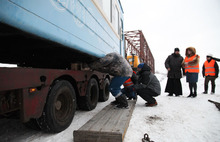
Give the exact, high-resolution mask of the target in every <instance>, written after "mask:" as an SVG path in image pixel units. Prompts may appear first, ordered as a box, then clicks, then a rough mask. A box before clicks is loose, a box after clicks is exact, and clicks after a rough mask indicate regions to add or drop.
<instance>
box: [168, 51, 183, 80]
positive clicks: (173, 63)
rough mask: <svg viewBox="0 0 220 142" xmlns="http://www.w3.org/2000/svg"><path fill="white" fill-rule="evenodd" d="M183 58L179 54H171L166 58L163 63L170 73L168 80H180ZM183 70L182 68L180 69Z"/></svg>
mask: <svg viewBox="0 0 220 142" xmlns="http://www.w3.org/2000/svg"><path fill="white" fill-rule="evenodd" d="M182 62H183V57H182V56H181V55H180V54H175V53H173V54H171V55H169V56H168V57H167V59H166V61H165V67H166V68H167V69H168V68H170V71H168V74H167V77H168V78H176V79H177V78H181V77H182V73H181V68H182ZM182 69H183V68H182Z"/></svg>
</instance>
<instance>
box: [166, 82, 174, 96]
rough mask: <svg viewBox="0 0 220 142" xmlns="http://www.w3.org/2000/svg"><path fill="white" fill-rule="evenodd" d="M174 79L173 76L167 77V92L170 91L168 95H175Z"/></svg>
mask: <svg viewBox="0 0 220 142" xmlns="http://www.w3.org/2000/svg"><path fill="white" fill-rule="evenodd" d="M173 86H174V80H173V79H172V78H168V79H167V84H166V88H165V92H167V93H169V94H168V96H173Z"/></svg>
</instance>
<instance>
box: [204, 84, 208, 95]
mask: <svg viewBox="0 0 220 142" xmlns="http://www.w3.org/2000/svg"><path fill="white" fill-rule="evenodd" d="M204 89H205V91H204V92H203V94H207V93H208V85H205V87H204Z"/></svg>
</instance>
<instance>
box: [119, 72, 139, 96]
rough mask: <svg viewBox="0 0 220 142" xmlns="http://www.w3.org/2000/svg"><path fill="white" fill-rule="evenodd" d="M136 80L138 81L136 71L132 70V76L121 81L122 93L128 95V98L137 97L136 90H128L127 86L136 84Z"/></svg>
mask: <svg viewBox="0 0 220 142" xmlns="http://www.w3.org/2000/svg"><path fill="white" fill-rule="evenodd" d="M137 81H138V78H137V75H136V72H135V71H133V75H132V77H131V78H129V79H128V80H126V81H125V82H124V83H123V86H124V88H123V89H122V93H124V94H125V95H126V96H127V97H128V100H131V99H133V100H136V99H137V94H136V92H135V91H129V90H128V88H129V87H132V86H134V85H135V84H137Z"/></svg>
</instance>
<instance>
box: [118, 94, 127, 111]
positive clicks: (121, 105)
mask: <svg viewBox="0 0 220 142" xmlns="http://www.w3.org/2000/svg"><path fill="white" fill-rule="evenodd" d="M117 101H118V102H119V104H118V105H117V106H116V107H117V108H128V101H127V99H126V96H125V95H124V94H122V95H120V96H119V97H117Z"/></svg>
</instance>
